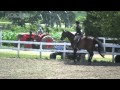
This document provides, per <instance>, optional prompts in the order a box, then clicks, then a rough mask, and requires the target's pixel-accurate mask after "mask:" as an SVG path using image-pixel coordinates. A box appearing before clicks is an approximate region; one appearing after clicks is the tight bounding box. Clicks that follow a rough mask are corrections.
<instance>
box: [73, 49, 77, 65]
mask: <svg viewBox="0 0 120 90" xmlns="http://www.w3.org/2000/svg"><path fill="white" fill-rule="evenodd" d="M76 52H77V49H74V54H73V58H74V63H75V64H76V61H75V59H76Z"/></svg>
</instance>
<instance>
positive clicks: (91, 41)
mask: <svg viewBox="0 0 120 90" xmlns="http://www.w3.org/2000/svg"><path fill="white" fill-rule="evenodd" d="M74 37H75V35H74V34H72V33H71V32H69V31H63V32H62V36H61V40H64V39H65V38H68V39H69V41H70V43H71V47H72V48H73V50H74V54H73V55H74V63H75V62H76V61H75V59H76V52H77V50H80V49H85V50H87V51H88V53H89V58H88V63H89V64H90V63H91V60H92V57H93V55H94V53H93V51H94V50H95V45H96V44H98V52H99V54H100V55H101V56H102V57H103V58H104V55H102V54H101V50H102V49H103V45H102V43H101V42H100V41H99V40H98V39H96V38H95V37H91V36H83V37H82V38H81V40H79V42H78V44H77V45H76V47H74V42H75V41H74Z"/></svg>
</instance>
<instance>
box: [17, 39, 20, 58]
mask: <svg viewBox="0 0 120 90" xmlns="http://www.w3.org/2000/svg"><path fill="white" fill-rule="evenodd" d="M19 51H20V40H18V50H17V55H18V58H20V55H19V54H20V53H19Z"/></svg>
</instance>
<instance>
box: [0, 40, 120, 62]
mask: <svg viewBox="0 0 120 90" xmlns="http://www.w3.org/2000/svg"><path fill="white" fill-rule="evenodd" d="M0 43H14V44H15V43H16V44H18V47H17V48H15V47H13V48H3V47H0V48H1V49H13V50H17V55H18V57H19V52H20V50H29V51H38V52H40V58H41V53H42V52H63V55H64V56H63V57H64V58H65V54H66V52H69V53H73V50H66V46H70V45H71V44H70V43H66V42H64V43H55V42H52V43H47V42H31V41H10V40H0ZM21 44H37V45H40V49H30V48H21V47H20V45H21ZM43 45H55V46H56V45H63V46H64V49H63V50H56V49H43V48H42V46H43ZM103 45H104V47H111V48H112V52H105V53H104V54H109V55H112V61H113V62H114V55H120V53H119V52H118V53H116V52H115V48H120V45H116V44H108V43H106V44H103ZM77 53H88V52H87V51H86V50H79V51H78V52H77ZM94 53H98V52H94Z"/></svg>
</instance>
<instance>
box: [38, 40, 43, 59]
mask: <svg viewBox="0 0 120 90" xmlns="http://www.w3.org/2000/svg"><path fill="white" fill-rule="evenodd" d="M39 50H40V58H42V52H41V51H42V42H40V49H39Z"/></svg>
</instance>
